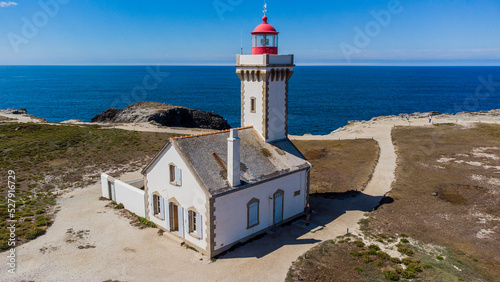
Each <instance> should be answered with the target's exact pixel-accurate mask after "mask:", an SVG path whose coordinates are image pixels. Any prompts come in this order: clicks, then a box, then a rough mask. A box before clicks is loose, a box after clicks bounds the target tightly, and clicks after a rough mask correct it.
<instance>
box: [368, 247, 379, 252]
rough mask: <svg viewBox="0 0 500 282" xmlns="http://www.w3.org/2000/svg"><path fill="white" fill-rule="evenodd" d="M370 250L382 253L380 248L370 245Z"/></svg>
mask: <svg viewBox="0 0 500 282" xmlns="http://www.w3.org/2000/svg"><path fill="white" fill-rule="evenodd" d="M368 248H370V250H375V252H377V251H380V247H379V246H377V245H370V246H368Z"/></svg>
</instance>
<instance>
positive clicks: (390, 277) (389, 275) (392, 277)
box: [384, 270, 400, 281]
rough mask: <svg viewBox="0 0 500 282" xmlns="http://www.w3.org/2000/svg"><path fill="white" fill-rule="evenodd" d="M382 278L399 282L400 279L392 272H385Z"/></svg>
mask: <svg viewBox="0 0 500 282" xmlns="http://www.w3.org/2000/svg"><path fill="white" fill-rule="evenodd" d="M384 276H385V278H386V279H388V280H391V281H399V279H400V277H399V275H398V274H397V273H396V272H394V271H390V270H389V271H385V272H384Z"/></svg>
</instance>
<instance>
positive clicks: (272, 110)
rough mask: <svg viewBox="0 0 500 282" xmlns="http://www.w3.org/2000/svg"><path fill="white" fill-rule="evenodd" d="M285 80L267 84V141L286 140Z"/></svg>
mask: <svg viewBox="0 0 500 282" xmlns="http://www.w3.org/2000/svg"><path fill="white" fill-rule="evenodd" d="M286 118H287V116H286V79H284V80H281V79H280V80H279V81H276V80H275V81H270V82H269V127H268V138H269V140H271V141H273V140H280V139H284V138H286V137H287V136H286V134H285V133H286Z"/></svg>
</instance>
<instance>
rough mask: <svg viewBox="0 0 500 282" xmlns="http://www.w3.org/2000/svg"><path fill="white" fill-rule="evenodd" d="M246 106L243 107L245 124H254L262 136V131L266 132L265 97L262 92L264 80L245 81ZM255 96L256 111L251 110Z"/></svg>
mask: <svg viewBox="0 0 500 282" xmlns="http://www.w3.org/2000/svg"><path fill="white" fill-rule="evenodd" d="M244 83H245V96H244V99H245V107H244V109H243V113H244V116H245V117H244V124H243V126H244V127H246V126H250V125H253V128H254V129H255V130H256V131H257V132H258V133H259V134H261V136H262V132H264V129H263V113H264V108H263V106H262V104H263V102H264V101H263V99H264V97H263V96H264V95H263V94H262V92H263V87H264V82H263V81H261V82H258V81H245V82H244ZM252 97H255V99H256V101H255V103H256V107H255V113H252V112H251V100H250V99H251V98H252Z"/></svg>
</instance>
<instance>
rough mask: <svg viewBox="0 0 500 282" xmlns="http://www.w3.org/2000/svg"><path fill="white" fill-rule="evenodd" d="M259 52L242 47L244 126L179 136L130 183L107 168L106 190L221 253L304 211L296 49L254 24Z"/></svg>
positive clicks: (191, 241) (306, 167)
mask: <svg viewBox="0 0 500 282" xmlns="http://www.w3.org/2000/svg"><path fill="white" fill-rule="evenodd" d="M252 45H253V46H252V55H237V57H236V73H237V75H238V77H239V78H240V80H241V126H242V127H241V128H238V129H232V130H228V131H221V132H214V133H209V134H202V135H194V136H186V137H178V138H172V139H170V140H169V141H168V142H167V144H165V145H164V147H163V148H162V149H161V150H160V151H159V152H158V153H157V154H156V155H155V157H154V158H153V159H152V160H151V161H150V162H149V163H148V164H147V165H146V167H145V168H144V169H143V170H142V174H143V176H144V177H143V179H139V180H136V181H132V182H128V183H124V182H121V181H119V180H115V179H114V178H112V177H110V176H108V175H106V174H103V175H102V194H103V196H104V197H107V198H109V199H112V200H115V201H116V202H117V203H123V204H124V206H125V208H126V209H128V210H130V211H132V212H134V213H136V214H137V215H140V216H143V217H145V218H147V219H148V220H150V221H152V222H154V223H155V224H156V225H157V226H158V227H159V228H161V229H163V230H165V231H167V232H170V233H171V234H172V235H174V236H178V237H180V238H182V240H183V241H184V242H185V243H187V244H188V245H190V246H192V247H195V248H196V249H198V250H199V251H200V252H202V253H204V254H206V255H208V256H210V257H213V256H216V255H218V254H220V253H222V252H224V251H226V250H228V249H229V248H231V247H232V246H234V245H235V244H237V243H239V242H244V241H246V240H248V239H250V238H252V237H254V236H256V235H258V234H261V233H263V232H266V231H268V230H269V229H272V228H274V227H276V226H279V225H280V224H283V223H285V222H288V221H290V220H293V219H296V218H297V217H300V216H302V215H303V212H304V207H305V205H306V203H307V202H308V199H309V197H308V195H309V173H310V170H311V165H310V164H309V163H308V162H307V161H306V160H305V158H304V156H303V155H302V154H301V153H300V152H299V150H298V149H297V148H296V147H295V146H294V145H293V143H292V142H291V141H290V140H289V139H288V82H289V79H290V77H291V76H292V74H293V69H294V57H293V55H278V32H277V31H276V30H275V29H274V28H273V26H271V25H270V24H268V23H267V17H266V16H264V18H263V23H262V24H260V25H259V26H257V28H256V29H255V30H254V31H253V32H252Z"/></svg>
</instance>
